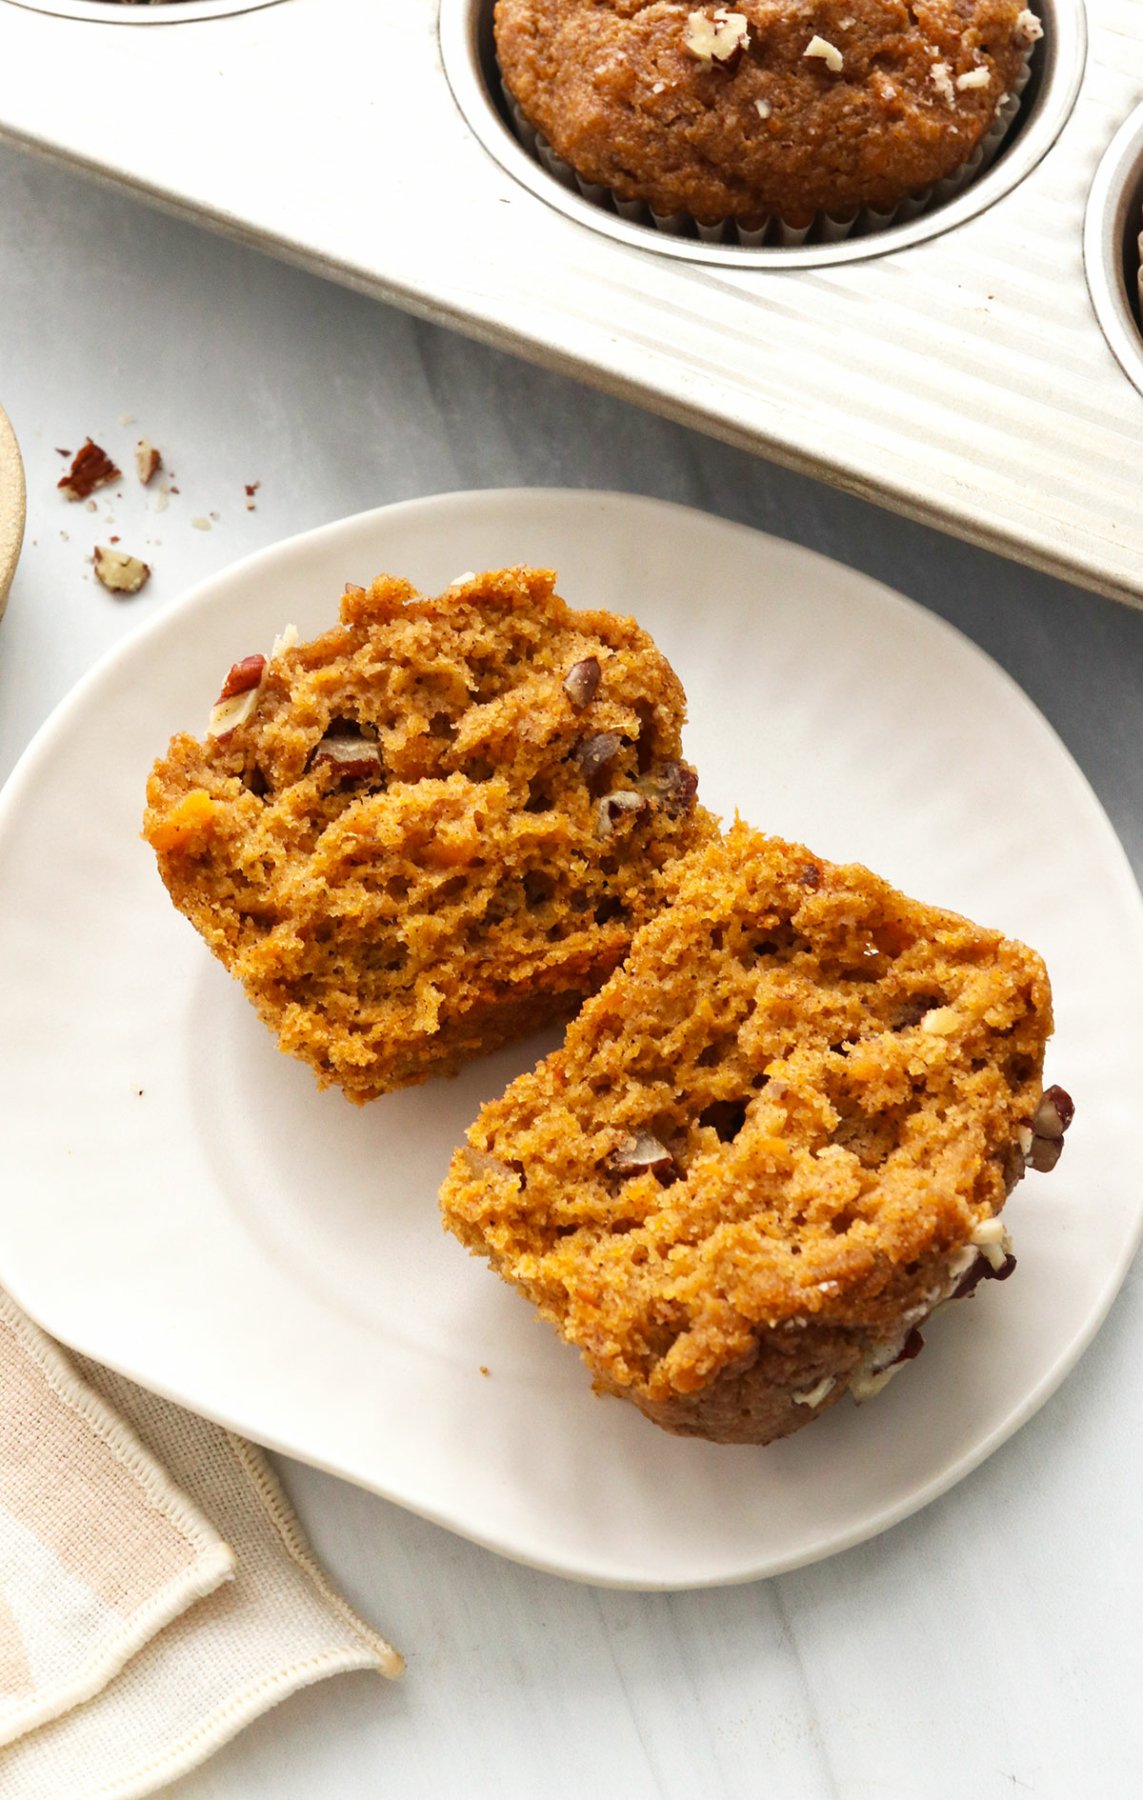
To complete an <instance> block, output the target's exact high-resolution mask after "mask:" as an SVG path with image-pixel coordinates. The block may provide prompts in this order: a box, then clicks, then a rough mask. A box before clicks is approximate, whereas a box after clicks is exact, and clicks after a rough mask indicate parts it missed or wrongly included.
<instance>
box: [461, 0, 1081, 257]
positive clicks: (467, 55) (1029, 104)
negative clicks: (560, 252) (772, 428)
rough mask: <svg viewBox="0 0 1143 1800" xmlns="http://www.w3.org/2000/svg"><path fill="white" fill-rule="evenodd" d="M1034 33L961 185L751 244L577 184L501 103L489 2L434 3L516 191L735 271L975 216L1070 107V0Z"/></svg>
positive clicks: (618, 235)
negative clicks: (1024, 73) (976, 167)
mask: <svg viewBox="0 0 1143 1800" xmlns="http://www.w3.org/2000/svg"><path fill="white" fill-rule="evenodd" d="M1034 10H1035V11H1036V12H1037V13H1038V14H1039V16H1040V19H1041V22H1042V24H1043V29H1044V35H1043V37H1042V38H1041V39H1040V40H1039V42H1038V43H1037V44H1036V45H1035V46H1034V48H1033V51H1032V55H1031V58H1030V62H1029V74H1028V81H1027V85H1026V86H1025V87H1024V89H1023V93H1022V95H1021V98H1020V104H1019V109H1018V111H1017V112H1016V116H1015V118H1014V119H1013V121H1012V123H1011V126H1010V128H1009V130H1008V133H1007V135H1006V136H1005V138H1004V141H1003V143H1002V145H1001V146H1000V148H999V150H998V151H997V152H996V153H995V154H994V155H993V157H992V158H991V160H990V161H988V162H987V166H985V167H983V168H982V169H981V171H980V173H973V174H970V176H969V178H968V180H967V181H960V182H958V181H956V180H955V179H953V180H950V181H949V182H946V183H942V184H940V187H939V188H937V189H934V190H932V191H931V192H930V193H929V194H927V195H922V196H918V197H917V198H915V199H914V200H912V201H910V202H908V203H906V205H905V206H902V207H899V208H898V209H897V212H896V213H895V214H893V215H892V216H891V217H888V218H885V217H881V216H879V215H876V214H873V213H868V212H866V213H863V214H860V215H858V217H857V219H856V220H855V221H853V222H852V224H851V223H850V222H848V221H846V222H844V223H843V224H842V225H841V226H838V225H836V224H835V223H834V222H833V221H831V220H828V219H825V220H821V221H819V222H818V223H816V224H815V225H814V226H813V227H812V228H811V230H810V232H809V233H808V235H801V234H797V233H790V232H788V231H784V230H783V229H782V228H781V227H780V226H777V228H775V226H774V225H773V224H772V225H771V227H770V228H769V229H768V230H767V231H766V232H765V234H759V236H760V241H758V242H753V241H751V242H738V241H727V234H726V233H724V232H723V230H722V228H719V229H718V230H717V231H716V232H714V233H713V234H712V235H711V236H709V237H708V236H705V235H703V234H701V233H700V230H699V228H697V227H695V226H693V225H692V224H690V223H689V222H688V223H687V224H686V225H685V227H683V228H682V229H675V228H674V226H675V225H676V224H677V221H676V222H672V228H671V229H663V228H662V227H661V226H657V225H656V223H655V221H654V220H653V219H652V218H651V216H650V214H649V213H648V212H647V210H646V209H645V208H634V209H631V208H627V207H624V208H623V209H622V211H620V210H619V209H618V208H617V207H616V205H615V204H614V202H613V200H612V198H611V196H610V195H609V194H607V193H606V192H605V191H604V190H602V189H594V188H592V189H582V188H581V187H580V186H579V185H578V184H577V182H576V178H575V176H574V175H573V174H572V172H571V170H569V169H566V165H561V164H560V163H559V161H558V159H556V158H554V157H553V156H552V155H551V154H550V152H548V150H547V148H546V146H545V145H544V143H543V141H542V140H540V142H539V144H538V146H537V143H536V139H535V134H534V133H532V132H530V131H529V130H528V128H527V126H526V125H525V126H524V127H523V129H521V127H520V124H519V120H518V118H515V117H514V116H513V115H514V111H515V109H514V108H513V107H512V105H511V102H510V101H508V100H507V99H506V98H505V96H504V92H503V89H502V86H501V82H500V74H499V70H498V68H497V63H496V52H495V46H494V42H493V33H492V12H493V0H441V4H440V42H441V55H442V58H443V61H444V66H445V72H446V74H447V76H448V79H449V84H450V86H451V88H452V92H453V96H454V98H455V100H456V102H457V105H458V106H459V108H460V110H461V112H462V113H463V115H464V117H465V119H466V120H467V122H468V124H469V125H470V127H471V128H472V130H473V131H474V132H475V134H476V136H477V137H478V138H479V139H480V141H481V143H482V144H483V145H484V147H485V149H486V150H488V151H489V153H490V154H491V155H492V156H494V157H495V158H496V160H497V161H498V162H499V163H500V164H501V165H502V166H503V167H504V168H505V169H506V170H507V171H508V172H509V174H511V175H512V176H513V177H514V178H515V179H516V180H517V181H519V182H520V183H521V184H522V185H523V186H524V187H526V188H528V189H529V190H530V191H531V192H532V193H533V194H535V195H537V196H538V197H539V198H540V199H542V200H545V201H546V202H547V203H548V204H549V205H550V206H553V207H555V208H556V209H557V210H558V211H560V212H562V213H563V214H564V216H565V217H566V218H569V219H572V220H575V221H576V222H577V223H578V224H580V225H586V226H588V227H589V228H590V229H592V230H594V231H598V232H601V233H602V234H603V235H604V236H606V237H610V238H613V239H616V240H617V241H619V242H621V243H626V244H631V245H636V246H638V247H640V248H642V249H645V250H652V251H655V252H657V253H658V254H660V255H663V256H673V257H678V258H682V259H685V260H687V261H690V262H700V263H714V264H719V265H722V266H729V267H738V268H759V267H763V268H765V267H770V268H791V267H793V268H805V267H807V266H812V265H815V264H821V263H840V262H853V261H856V260H858V259H860V258H863V257H869V256H879V255H883V254H885V253H886V252H888V251H890V250H899V249H903V248H904V247H905V246H906V245H909V244H916V243H920V242H921V241H922V240H924V239H926V238H931V237H935V236H937V234H938V233H940V232H944V231H948V230H950V229H951V228H952V227H953V226H955V225H959V224H962V223H963V222H964V221H965V220H966V219H970V218H973V217H974V216H975V215H976V214H978V213H980V212H983V211H984V209H985V208H986V207H988V206H990V205H991V204H992V203H993V201H995V200H998V199H999V198H1000V197H1001V195H1003V194H1006V193H1008V192H1010V190H1011V189H1012V188H1014V187H1015V186H1016V185H1017V184H1018V183H1019V182H1020V181H1022V180H1023V178H1024V176H1025V175H1027V174H1028V173H1029V171H1030V170H1031V169H1033V168H1034V167H1035V166H1036V164H1037V163H1038V162H1039V161H1040V159H1041V158H1042V157H1043V156H1044V155H1045V153H1046V152H1047V151H1048V150H1049V149H1050V148H1051V146H1052V144H1053V143H1054V142H1055V140H1056V138H1057V136H1058V135H1059V133H1060V131H1061V130H1062V128H1063V125H1064V123H1065V121H1066V119H1067V117H1068V115H1069V113H1070V112H1071V109H1072V106H1073V105H1074V103H1075V98H1076V94H1077V93H1078V91H1079V85H1080V80H1081V77H1082V75H1083V67H1084V58H1085V53H1086V46H1087V32H1086V22H1085V16H1084V11H1083V4H1082V0H1036V4H1035V8H1034Z"/></svg>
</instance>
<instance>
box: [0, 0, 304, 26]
mask: <svg viewBox="0 0 1143 1800" xmlns="http://www.w3.org/2000/svg"><path fill="white" fill-rule="evenodd" d="M11 4H12V5H14V6H27V7H30V8H31V10H32V11H33V12H45V13H54V14H55V15H56V16H57V17H58V18H61V19H78V20H79V21H80V22H81V23H82V24H84V25H92V24H103V25H190V24H193V23H194V22H195V21H196V20H199V19H221V18H222V17H223V16H224V14H226V13H237V12H252V11H254V9H255V8H257V7H260V6H277V5H279V4H280V0H11Z"/></svg>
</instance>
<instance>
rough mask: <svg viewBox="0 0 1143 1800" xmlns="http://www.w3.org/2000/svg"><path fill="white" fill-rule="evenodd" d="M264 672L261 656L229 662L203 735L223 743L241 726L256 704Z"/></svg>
mask: <svg viewBox="0 0 1143 1800" xmlns="http://www.w3.org/2000/svg"><path fill="white" fill-rule="evenodd" d="M265 672H266V658H265V657H264V656H259V655H254V656H244V657H243V658H242V661H241V662H236V663H233V664H232V665H231V668H230V672H229V674H228V675H227V677H226V680H225V681H224V682H223V684H222V692H221V693H220V694H219V696H218V699H217V700H216V701H215V703H214V705H213V706H212V707H211V711H210V722H209V724H208V725H207V729H206V735H207V737H211V738H214V739H215V740H216V741H217V742H218V743H225V741H226V739H227V738H228V737H229V736H230V735H231V733H232V732H234V731H237V730H238V727H239V726H240V725H245V723H246V721H247V719H249V718H250V717H251V715H252V714H253V711H254V708H255V707H256V706H257V704H258V691H259V689H260V687H261V685H262V677H263V675H264V674H265Z"/></svg>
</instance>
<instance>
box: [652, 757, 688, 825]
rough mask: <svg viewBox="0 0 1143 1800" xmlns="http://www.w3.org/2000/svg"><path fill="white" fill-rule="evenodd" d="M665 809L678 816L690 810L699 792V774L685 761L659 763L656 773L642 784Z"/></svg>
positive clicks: (673, 815)
mask: <svg viewBox="0 0 1143 1800" xmlns="http://www.w3.org/2000/svg"><path fill="white" fill-rule="evenodd" d="M642 785H643V786H644V787H645V788H646V790H647V792H648V793H649V794H651V795H652V796H653V798H654V799H656V800H657V801H658V802H659V804H660V806H662V808H663V810H664V811H665V812H667V813H669V814H670V815H671V817H672V818H674V817H677V816H678V815H679V814H680V813H685V812H689V811H690V809H691V807H692V806H693V805H694V803H695V795H696V794H697V793H698V776H697V775H696V774H695V772H694V770H693V769H688V768H687V766H686V764H685V763H681V762H674V761H672V760H669V759H668V760H667V761H664V762H661V763H660V764H659V767H658V769H657V770H656V771H655V774H654V775H652V776H651V777H650V778H649V779H648V780H647V781H646V782H644V783H643V784H642Z"/></svg>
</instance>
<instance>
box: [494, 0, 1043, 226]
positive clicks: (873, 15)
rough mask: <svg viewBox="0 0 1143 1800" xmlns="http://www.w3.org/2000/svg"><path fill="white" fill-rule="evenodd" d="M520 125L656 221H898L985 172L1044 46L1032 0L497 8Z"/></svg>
mask: <svg viewBox="0 0 1143 1800" xmlns="http://www.w3.org/2000/svg"><path fill="white" fill-rule="evenodd" d="M495 31H496V47H497V56H498V59H499V64H500V70H501V74H502V77H503V81H504V85H505V88H506V90H507V92H508V94H509V97H510V99H511V100H512V101H513V103H514V105H515V107H516V108H517V109H518V113H519V116H520V117H521V118H522V120H523V121H524V122H525V123H526V125H527V126H530V127H531V128H532V129H533V130H534V131H536V132H538V133H540V134H541V135H542V137H543V139H545V140H546V141H547V143H548V144H550V145H551V148H552V150H553V151H554V153H555V155H556V156H557V157H559V158H560V159H562V161H563V162H564V163H566V164H567V165H568V166H569V167H570V169H571V170H572V171H573V172H574V174H575V176H576V177H577V178H578V180H579V181H580V182H581V183H584V184H588V185H589V186H592V187H597V188H601V189H603V190H605V192H606V193H607V194H610V195H611V196H612V197H613V198H614V199H615V201H616V202H617V203H618V204H620V205H623V204H626V203H631V202H641V203H643V204H645V205H646V206H647V207H648V208H649V209H650V211H651V212H652V213H653V214H654V215H656V216H657V217H659V218H673V217H678V216H680V215H681V216H685V217H690V218H692V219H694V220H697V221H699V222H700V223H707V224H714V223H718V222H721V221H725V220H733V221H736V222H738V223H740V224H742V225H743V226H745V227H746V228H750V229H753V228H757V227H758V226H759V225H761V224H762V223H764V222H765V221H766V220H767V219H770V218H778V219H780V220H782V221H784V222H785V223H786V224H787V225H789V226H792V227H794V228H804V227H808V226H809V225H811V224H812V222H813V221H814V220H815V218H816V217H818V215H823V214H824V215H827V216H829V217H831V218H843V217H850V216H854V215H856V214H858V213H860V212H861V211H863V210H866V209H868V210H869V211H870V212H873V213H875V214H891V213H892V212H893V211H894V210H895V209H896V208H897V207H898V206H899V205H900V204H901V202H902V201H904V200H906V199H907V198H909V197H911V196H914V195H917V194H918V193H925V192H927V191H928V190H929V189H931V188H932V187H933V186H935V185H936V184H939V183H942V182H946V181H947V180H948V179H949V178H950V177H953V176H955V175H956V174H957V172H958V171H960V170H962V169H965V168H966V166H967V165H970V164H971V163H972V159H973V158H974V156H975V154H976V152H977V151H978V149H979V147H980V146H981V145H982V144H983V143H984V141H985V140H986V139H987V138H988V137H989V134H990V133H991V132H992V131H993V130H994V128H995V127H996V126H997V123H998V121H1000V122H1001V123H1002V124H1006V123H1007V122H1008V121H1009V120H1010V118H1011V116H1012V113H1013V111H1014V103H1013V99H1012V96H1013V94H1014V92H1015V91H1016V90H1017V89H1018V88H1019V87H1020V86H1021V85H1022V82H1023V80H1024V79H1026V65H1027V58H1028V54H1029V51H1030V48H1031V46H1032V44H1033V43H1034V42H1035V41H1036V39H1037V38H1038V37H1039V36H1040V35H1041V27H1040V22H1039V20H1038V18H1037V17H1036V16H1035V15H1034V14H1033V13H1032V12H1031V11H1029V10H1028V9H1027V8H1026V7H1025V6H1024V5H1023V4H1022V0H915V4H911V5H906V4H905V3H904V0H820V3H818V4H807V3H805V0H795V3H794V4H790V3H789V0H741V4H736V5H733V6H730V5H727V6H709V5H708V6H705V7H703V8H701V9H698V10H696V9H695V8H694V7H693V6H690V5H688V4H686V3H685V0H651V3H650V4H640V3H639V0H498V4H497V6H496V12H495Z"/></svg>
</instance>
